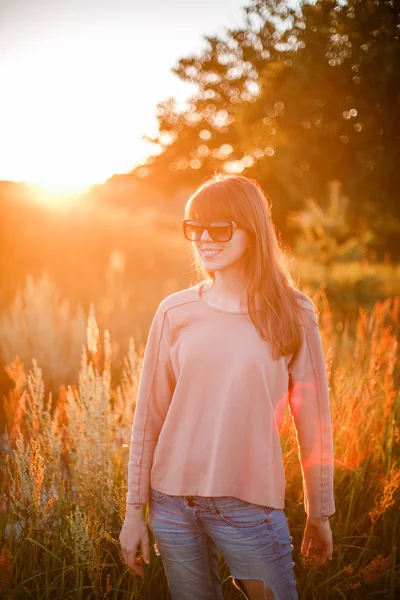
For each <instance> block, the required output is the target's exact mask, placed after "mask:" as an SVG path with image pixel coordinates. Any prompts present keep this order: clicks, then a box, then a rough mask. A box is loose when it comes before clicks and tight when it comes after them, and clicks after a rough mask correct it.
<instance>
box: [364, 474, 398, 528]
mask: <svg viewBox="0 0 400 600" xmlns="http://www.w3.org/2000/svg"><path fill="white" fill-rule="evenodd" d="M399 488H400V467H398V468H396V467H395V465H393V467H392V469H391V471H390V474H389V477H388V478H387V479H386V480H385V483H384V487H383V494H382V498H381V499H380V501H379V502H378V503H377V505H376V507H375V508H374V509H373V510H371V511H370V513H369V517H370V519H371V521H372V523H375V522H376V521H377V520H378V518H379V517H380V516H382V515H383V513H384V512H386V511H387V510H388V509H389V508H391V507H392V506H393V505H394V504H395V499H394V494H395V492H396V491H397V490H398V489H399Z"/></svg>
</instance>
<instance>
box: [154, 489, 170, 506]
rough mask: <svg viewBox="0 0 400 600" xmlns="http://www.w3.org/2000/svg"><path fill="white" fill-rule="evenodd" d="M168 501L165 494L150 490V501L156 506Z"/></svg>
mask: <svg viewBox="0 0 400 600" xmlns="http://www.w3.org/2000/svg"><path fill="white" fill-rule="evenodd" d="M166 499H167V494H164V493H163V492H158V491H157V490H153V488H150V500H151V502H155V503H156V504H162V503H163V502H165V501H166Z"/></svg>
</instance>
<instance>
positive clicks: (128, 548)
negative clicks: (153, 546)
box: [119, 510, 150, 578]
mask: <svg viewBox="0 0 400 600" xmlns="http://www.w3.org/2000/svg"><path fill="white" fill-rule="evenodd" d="M119 541H120V544H121V551H122V556H123V558H124V561H125V563H126V564H127V565H128V567H130V568H131V569H132V570H133V571H134V573H136V575H139V576H140V577H142V578H143V568H142V565H141V559H140V558H136V552H137V550H138V547H139V546H141V549H142V555H143V559H144V562H145V563H146V564H149V563H150V544H149V532H148V530H147V525H146V523H145V521H144V517H143V512H142V511H141V510H138V511H136V514H127V515H126V517H125V521H124V523H123V525H122V529H121V533H120V534H119Z"/></svg>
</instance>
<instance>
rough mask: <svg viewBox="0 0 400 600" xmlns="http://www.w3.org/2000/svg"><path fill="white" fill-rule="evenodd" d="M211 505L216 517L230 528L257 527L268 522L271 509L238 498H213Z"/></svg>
mask: <svg viewBox="0 0 400 600" xmlns="http://www.w3.org/2000/svg"><path fill="white" fill-rule="evenodd" d="M213 504H214V508H215V511H216V513H217V515H218V517H219V518H220V519H221V521H223V522H224V523H227V524H228V525H231V526H232V527H257V526H259V525H262V524H263V523H266V522H267V521H268V515H269V513H270V512H271V511H273V510H274V509H273V508H270V507H269V506H261V505H260V504H252V503H251V502H246V501H245V500H241V499H240V498H234V497H231V496H222V497H220V498H213Z"/></svg>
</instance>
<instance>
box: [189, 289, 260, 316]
mask: <svg viewBox="0 0 400 600" xmlns="http://www.w3.org/2000/svg"><path fill="white" fill-rule="evenodd" d="M204 283H207V282H204V281H203V282H201V283H197V284H196V285H195V286H194V288H193V291H194V292H195V293H196V296H197V300H198V301H199V302H201V303H202V304H204V305H205V306H207V307H208V308H211V310H216V311H217V312H222V313H227V314H229V315H248V314H249V312H248V311H247V310H226V309H224V308H219V307H217V306H213V305H212V304H209V303H208V302H206V301H205V300H204V297H203V296H202V295H201V287H202V286H203V285H204Z"/></svg>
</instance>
